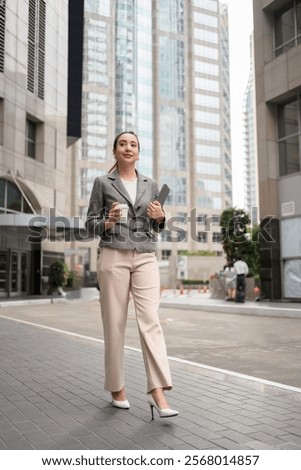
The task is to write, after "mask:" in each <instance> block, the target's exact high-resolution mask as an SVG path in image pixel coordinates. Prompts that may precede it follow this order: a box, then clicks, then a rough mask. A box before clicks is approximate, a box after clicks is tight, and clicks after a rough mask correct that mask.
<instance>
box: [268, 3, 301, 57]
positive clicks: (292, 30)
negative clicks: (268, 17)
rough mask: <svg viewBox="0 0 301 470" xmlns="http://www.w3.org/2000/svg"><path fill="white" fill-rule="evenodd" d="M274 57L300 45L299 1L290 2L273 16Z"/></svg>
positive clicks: (300, 18)
mask: <svg viewBox="0 0 301 470" xmlns="http://www.w3.org/2000/svg"><path fill="white" fill-rule="evenodd" d="M274 36H275V55H276V56H278V55H280V54H282V53H283V52H286V51H287V50H288V49H290V48H291V47H294V46H296V45H297V44H300V43H301V0H293V1H290V2H289V3H288V4H287V5H285V6H284V7H283V8H282V9H281V10H278V11H277V12H276V13H275V14H274Z"/></svg>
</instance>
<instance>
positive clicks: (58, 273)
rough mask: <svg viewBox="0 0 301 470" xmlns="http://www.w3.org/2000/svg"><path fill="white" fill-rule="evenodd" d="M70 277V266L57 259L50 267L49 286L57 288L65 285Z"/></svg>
mask: <svg viewBox="0 0 301 470" xmlns="http://www.w3.org/2000/svg"><path fill="white" fill-rule="evenodd" d="M67 277H68V268H67V266H66V264H65V263H63V262H62V261H55V262H54V263H52V264H51V266H50V268H49V281H48V282H49V287H50V288H51V289H57V288H58V287H63V286H64V285H65V283H66V279H67Z"/></svg>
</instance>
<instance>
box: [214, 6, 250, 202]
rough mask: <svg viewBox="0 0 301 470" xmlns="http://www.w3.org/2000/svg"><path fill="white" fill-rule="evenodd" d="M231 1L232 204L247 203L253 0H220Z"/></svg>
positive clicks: (229, 7) (229, 8)
mask: <svg viewBox="0 0 301 470" xmlns="http://www.w3.org/2000/svg"><path fill="white" fill-rule="evenodd" d="M220 1H221V3H226V4H227V5H228V17H229V49H230V96H231V140H232V184H233V206H237V207H240V208H243V207H244V187H243V179H244V174H243V127H242V119H243V100H244V94H245V91H246V87H247V83H248V79H249V74H250V34H252V32H253V6H252V0H220Z"/></svg>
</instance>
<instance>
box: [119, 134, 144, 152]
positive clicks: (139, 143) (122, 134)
mask: <svg viewBox="0 0 301 470" xmlns="http://www.w3.org/2000/svg"><path fill="white" fill-rule="evenodd" d="M123 134H132V135H133V136H135V137H136V139H137V142H138V150H139V152H140V142H139V139H138V136H137V135H136V134H135V132H133V131H123V132H120V134H118V135H117V136H116V137H115V140H114V143H113V150H116V147H117V143H118V140H119V138H120V137H121V136H122V135H123Z"/></svg>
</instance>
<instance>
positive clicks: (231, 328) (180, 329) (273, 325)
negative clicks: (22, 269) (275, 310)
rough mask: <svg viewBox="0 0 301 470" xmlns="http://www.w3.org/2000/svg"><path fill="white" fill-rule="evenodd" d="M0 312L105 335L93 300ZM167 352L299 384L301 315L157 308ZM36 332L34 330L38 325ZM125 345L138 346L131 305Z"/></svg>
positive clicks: (250, 373) (194, 360)
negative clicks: (254, 314) (275, 315)
mask: <svg viewBox="0 0 301 470" xmlns="http://www.w3.org/2000/svg"><path fill="white" fill-rule="evenodd" d="M0 315H3V316H7V317H11V318H15V319H19V320H22V321H27V322H33V323H36V324H41V325H44V326H49V327H52V328H58V329H61V330H67V331H71V332H75V333H78V334H81V335H85V336H91V337H95V338H100V339H102V338H103V332H102V325H101V318H100V307H99V303H98V301H97V300H93V301H87V302H83V301H76V300H73V301H68V302H66V303H61V304H47V305H29V306H19V307H5V308H2V309H0ZM160 318H161V323H162V327H163V329H164V333H165V337H166V343H167V349H168V354H169V356H174V357H177V358H180V359H185V360H188V361H193V362H197V363H199V364H205V365H207V366H211V367H216V368H219V369H226V370H228V371H233V372H237V373H241V374H247V375H250V376H254V377H257V378H261V379H266V380H270V381H273V382H279V383H282V384H286V385H290V386H294V387H300V388H301V343H300V326H301V324H300V319H297V318H279V317H278V318H275V317H264V316H252V315H238V314H229V313H227V314H225V313H213V312H206V311H195V310H189V309H187V308H185V307H184V306H182V307H181V308H180V309H175V308H172V309H171V308H166V307H165V308H161V309H160ZM37 331H38V330H37ZM126 345H127V346H130V347H135V348H140V344H139V335H138V331H137V326H136V321H135V314H134V309H133V305H130V309H129V317H128V325H127V332H126Z"/></svg>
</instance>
